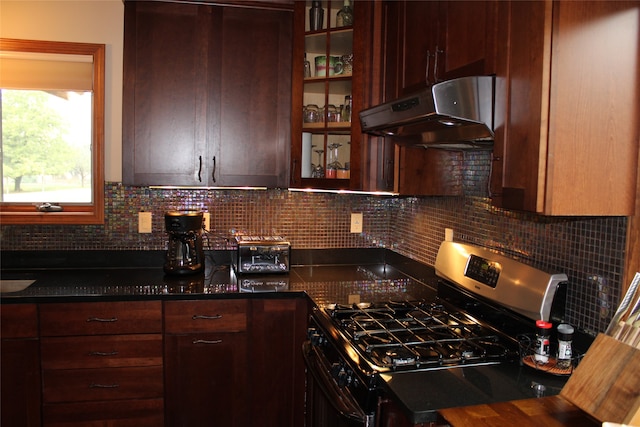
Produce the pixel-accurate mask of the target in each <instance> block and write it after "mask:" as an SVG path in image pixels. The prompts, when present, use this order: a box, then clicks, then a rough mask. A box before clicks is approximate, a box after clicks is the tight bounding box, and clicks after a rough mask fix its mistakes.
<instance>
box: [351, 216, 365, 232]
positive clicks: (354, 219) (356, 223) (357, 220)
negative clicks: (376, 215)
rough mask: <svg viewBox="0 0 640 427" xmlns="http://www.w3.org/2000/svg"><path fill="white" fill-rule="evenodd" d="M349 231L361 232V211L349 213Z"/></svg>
mask: <svg viewBox="0 0 640 427" xmlns="http://www.w3.org/2000/svg"><path fill="white" fill-rule="evenodd" d="M351 232H352V233H362V214H361V213H352V214H351Z"/></svg>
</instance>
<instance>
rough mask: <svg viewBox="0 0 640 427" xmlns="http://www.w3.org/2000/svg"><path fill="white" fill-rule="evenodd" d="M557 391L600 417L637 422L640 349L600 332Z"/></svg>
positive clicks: (616, 420)
mask: <svg viewBox="0 0 640 427" xmlns="http://www.w3.org/2000/svg"><path fill="white" fill-rule="evenodd" d="M560 395H561V396H562V397H564V398H565V399H567V400H568V401H570V402H571V403H573V404H574V405H576V406H577V407H579V408H580V409H582V410H583V411H585V412H587V413H588V414H590V415H591V416H593V417H594V418H596V419H597V420H599V421H602V422H605V421H609V422H614V423H620V424H628V425H640V350H637V349H635V348H633V347H631V346H629V345H627V344H624V343H622V342H620V341H618V340H616V339H615V338H612V337H610V336H608V335H604V334H599V335H598V336H597V337H596V339H595V341H594V342H593V344H592V345H591V347H589V350H588V351H587V353H586V354H585V356H584V358H583V359H582V361H581V362H580V364H579V365H578V366H577V368H576V369H575V370H574V371H573V374H572V375H571V377H570V378H569V381H567V383H566V384H565V386H564V387H563V388H562V391H561V392H560Z"/></svg>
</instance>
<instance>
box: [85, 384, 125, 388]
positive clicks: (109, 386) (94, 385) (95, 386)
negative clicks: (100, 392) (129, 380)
mask: <svg viewBox="0 0 640 427" xmlns="http://www.w3.org/2000/svg"><path fill="white" fill-rule="evenodd" d="M118 387H120V384H95V383H91V384H89V388H118Z"/></svg>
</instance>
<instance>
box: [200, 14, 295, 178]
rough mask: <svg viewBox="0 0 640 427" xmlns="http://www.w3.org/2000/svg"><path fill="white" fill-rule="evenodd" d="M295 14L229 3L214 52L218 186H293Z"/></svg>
mask: <svg viewBox="0 0 640 427" xmlns="http://www.w3.org/2000/svg"><path fill="white" fill-rule="evenodd" d="M291 18H292V14H291V13H287V12H282V11H275V10H260V9H244V8H233V7H227V8H223V9H222V11H221V13H219V14H216V15H215V16H214V20H215V21H214V22H215V23H214V25H213V27H214V30H213V31H214V33H213V38H214V39H215V40H221V41H222V42H221V43H219V46H218V47H217V50H216V52H215V54H213V55H210V56H209V69H210V70H211V71H212V73H211V74H210V78H211V79H212V80H211V87H212V89H213V92H212V93H214V94H215V93H217V94H218V96H214V97H211V98H210V103H209V108H208V111H209V127H208V132H210V137H211V140H210V145H209V150H210V151H209V152H210V153H211V154H210V155H209V158H211V159H213V158H215V169H214V170H212V172H211V174H210V176H211V181H212V182H210V183H211V184H212V185H213V184H216V185H226V186H244V185H255V186H265V187H271V188H273V187H286V186H287V183H288V179H289V174H288V165H289V151H290V145H291V144H290V129H291V124H290V122H291V46H292V45H291V31H292V30H291V28H292V25H291Z"/></svg>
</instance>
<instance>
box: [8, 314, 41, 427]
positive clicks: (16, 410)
mask: <svg viewBox="0 0 640 427" xmlns="http://www.w3.org/2000/svg"><path fill="white" fill-rule="evenodd" d="M0 336H2V341H1V342H0V350H1V351H2V354H1V355H0V425H2V426H3V427H4V426H11V427H32V426H34V427H35V426H40V425H41V424H40V423H41V412H40V404H41V403H40V402H41V394H40V383H41V380H40V378H41V375H40V340H39V339H38V313H37V308H36V305H35V304H4V305H2V307H0Z"/></svg>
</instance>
